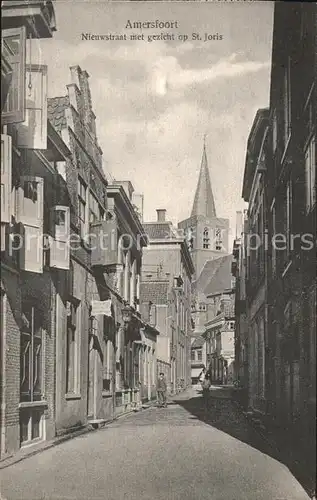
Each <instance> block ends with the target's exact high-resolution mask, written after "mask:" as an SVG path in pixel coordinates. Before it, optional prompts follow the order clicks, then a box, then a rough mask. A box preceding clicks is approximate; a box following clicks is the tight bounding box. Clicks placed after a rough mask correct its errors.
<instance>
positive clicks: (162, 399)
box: [156, 373, 167, 408]
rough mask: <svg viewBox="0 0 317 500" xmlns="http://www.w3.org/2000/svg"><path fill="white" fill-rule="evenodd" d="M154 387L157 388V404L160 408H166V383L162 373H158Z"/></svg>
mask: <svg viewBox="0 0 317 500" xmlns="http://www.w3.org/2000/svg"><path fill="white" fill-rule="evenodd" d="M156 389H157V399H158V406H159V407H160V408H167V404H166V391H167V384H166V380H165V377H164V373H160V375H159V378H158V381H157V386H156Z"/></svg>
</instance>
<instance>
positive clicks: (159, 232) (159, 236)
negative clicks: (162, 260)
mask: <svg viewBox="0 0 317 500" xmlns="http://www.w3.org/2000/svg"><path fill="white" fill-rule="evenodd" d="M143 227H144V231H145V233H146V234H147V235H148V237H149V238H150V240H163V239H168V238H172V237H175V234H174V231H173V226H172V223H171V222H144V223H143Z"/></svg>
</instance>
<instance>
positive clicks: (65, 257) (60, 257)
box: [49, 205, 70, 270]
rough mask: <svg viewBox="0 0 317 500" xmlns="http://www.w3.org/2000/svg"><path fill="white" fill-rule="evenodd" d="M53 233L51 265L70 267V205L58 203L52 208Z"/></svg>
mask: <svg viewBox="0 0 317 500" xmlns="http://www.w3.org/2000/svg"><path fill="white" fill-rule="evenodd" d="M50 210H51V234H52V235H53V238H54V239H53V240H52V241H51V244H50V252H49V265H50V267H57V268H58V269H65V270H67V269H69V264H70V246H69V235H70V210H69V207H66V206H62V205H57V206H55V207H52V208H51V209H50Z"/></svg>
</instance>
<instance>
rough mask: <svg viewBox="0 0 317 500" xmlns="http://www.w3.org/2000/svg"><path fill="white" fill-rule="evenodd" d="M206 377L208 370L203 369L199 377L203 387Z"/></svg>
mask: <svg viewBox="0 0 317 500" xmlns="http://www.w3.org/2000/svg"><path fill="white" fill-rule="evenodd" d="M205 377H206V368H203V369H202V372H201V374H200V375H199V382H200V383H201V386H203V382H204V380H205Z"/></svg>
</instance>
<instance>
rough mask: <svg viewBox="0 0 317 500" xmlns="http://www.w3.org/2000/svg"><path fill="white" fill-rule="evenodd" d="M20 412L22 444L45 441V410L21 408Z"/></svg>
mask: <svg viewBox="0 0 317 500" xmlns="http://www.w3.org/2000/svg"><path fill="white" fill-rule="evenodd" d="M20 412H21V413H20V441H21V444H27V443H29V442H31V441H34V440H39V441H40V440H41V439H43V437H44V435H43V425H44V410H43V409H37V408H21V410H20Z"/></svg>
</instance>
